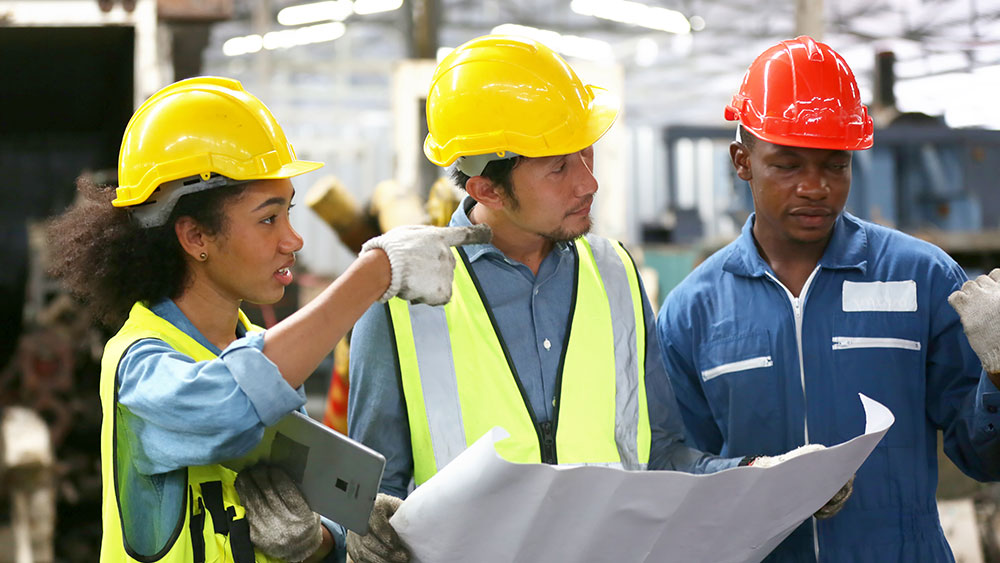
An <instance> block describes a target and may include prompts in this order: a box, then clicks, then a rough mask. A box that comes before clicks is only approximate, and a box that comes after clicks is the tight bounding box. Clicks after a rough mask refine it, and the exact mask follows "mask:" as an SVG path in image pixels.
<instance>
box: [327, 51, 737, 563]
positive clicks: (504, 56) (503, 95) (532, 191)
mask: <svg viewBox="0 0 1000 563" xmlns="http://www.w3.org/2000/svg"><path fill="white" fill-rule="evenodd" d="M470 92H471V93H474V94H475V95H471V96H470V95H468V94H469V93H470ZM427 106H428V111H427V114H428V129H429V131H430V134H429V135H428V138H427V140H426V142H425V144H424V148H425V149H424V150H425V153H426V154H427V156H428V157H429V158H430V159H431V160H432V161H433V162H435V164H438V165H439V166H447V165H450V164H451V163H453V162H456V161H457V165H456V172H455V174H454V177H455V178H456V180H457V181H458V183H459V184H460V186H461V187H463V188H464V189H465V190H466V191H467V192H468V197H466V198H465V200H464V201H463V202H462V203H461V205H460V206H459V208H458V209H457V210H456V211H455V213H454V215H453V216H452V219H451V224H452V225H472V224H483V223H485V224H488V225H489V226H490V227H491V229H492V231H493V240H492V244H476V245H465V246H462V247H461V248H460V249H459V250H458V251H457V252H456V254H457V262H458V265H457V267H456V273H457V274H456V275H457V278H458V280H459V281H457V282H456V283H455V286H454V287H455V290H454V291H453V294H452V301H451V304H449V305H448V306H445V307H427V306H421V305H416V306H413V307H409V306H407V305H406V304H405V303H402V302H390V303H388V304H387V305H385V306H382V305H375V306H373V307H372V308H371V309H369V310H368V312H367V313H366V314H365V315H364V316H363V317H362V319H361V320H360V321H359V322H358V323H357V325H356V326H355V328H354V332H353V335H352V340H351V362H350V382H351V385H350V398H349V406H348V428H349V434H350V435H351V437H352V438H355V439H357V440H360V441H361V442H363V443H365V444H367V445H368V446H370V447H372V448H373V449H375V450H377V451H379V452H381V453H382V454H384V455H385V457H386V468H385V473H384V475H383V479H382V491H383V493H385V494H383V495H380V499H379V500H377V501H376V505H377V506H376V515H381V518H382V519H383V520H384V519H387V518H388V517H389V516H391V513H392V510H393V509H394V508H392V507H390V508H389V509H388V510H385V511H382V510H381V509H380V506H382V505H387V504H388V503H390V502H393V503H395V504H393V505H392V506H393V507H394V506H396V505H398V499H397V500H396V501H390V500H388V499H387V498H386V494H387V495H391V496H392V497H405V496H406V495H407V492H408V490H409V487H410V486H411V482H413V483H415V484H416V485H419V484H420V483H421V482H423V481H424V480H426V479H427V478H429V477H430V476H431V475H433V474H434V473H435V472H436V471H437V470H439V469H440V468H441V467H442V466H443V465H444V464H445V463H447V462H448V461H450V460H451V459H452V458H453V457H454V456H455V455H457V454H458V453H460V452H461V451H462V450H464V449H465V447H467V445H468V444H471V443H472V442H473V441H475V440H476V439H478V438H479V437H480V436H481V435H482V434H483V433H484V432H485V431H486V430H488V429H489V428H490V427H492V426H493V425H501V426H503V427H505V428H506V429H507V430H508V431H509V432H510V433H511V436H512V437H511V438H510V439H508V440H504V441H502V442H498V444H497V447H498V449H501V453H502V454H504V455H505V457H507V458H508V459H511V460H514V461H524V462H532V461H533V462H539V461H541V462H545V463H578V464H600V465H605V466H615V467H626V468H630V469H641V468H645V467H649V468H651V469H654V468H655V469H675V470H683V471H689V472H697V473H708V472H713V471H718V470H722V469H726V468H729V467H734V466H736V465H738V464H739V462H740V461H741V458H734V459H724V458H719V457H717V456H712V455H706V454H704V453H703V452H700V451H697V450H694V449H691V448H689V447H687V446H686V445H685V443H684V432H683V428H682V426H681V420H680V416H679V413H678V410H677V407H676V403H675V400H674V397H673V393H672V391H671V388H670V385H669V382H668V380H667V378H666V374H665V373H664V372H663V365H662V362H661V360H660V352H659V346H658V345H657V342H656V339H655V338H647V334H648V335H650V336H652V334H653V331H654V319H653V315H652V310H651V307H650V304H649V300H648V298H647V297H646V294H645V291H644V290H643V289H642V286H641V282H640V281H639V278H638V276H637V275H636V270H635V266H634V264H633V263H632V261H631V259H630V258H629V257H628V254H627V253H626V252H625V250H624V249H623V248H622V247H621V246H620V245H618V244H617V243H616V242H613V241H608V240H607V239H602V238H600V237H595V236H592V235H588V234H587V233H588V231H589V230H590V227H591V218H590V210H591V205H592V204H593V201H594V196H595V193H596V192H597V189H598V185H597V180H596V179H595V177H594V175H593V162H594V161H593V158H594V152H593V151H594V149H593V147H592V145H593V143H594V142H595V141H597V139H598V138H600V137H601V136H602V135H603V134H604V132H605V131H606V130H607V129H608V128H609V127H610V126H611V124H612V123H613V121H614V119H615V117H616V115H617V111H618V104H617V101H616V100H613V99H611V98H610V97H609V96H608V94H607V93H606V92H604V91H603V90H602V89H600V88H596V87H592V86H585V85H584V84H583V83H582V82H580V80H579V78H578V77H577V76H576V75H575V73H574V72H573V71H572V69H570V68H569V66H568V65H566V63H565V61H563V60H562V59H561V58H559V56H558V55H556V54H555V53H554V52H552V51H551V50H550V49H548V48H546V47H544V46H542V45H541V44H538V43H535V42H533V41H529V40H525V39H518V38H513V37H501V36H487V37H482V38H478V39H475V40H472V41H470V42H469V43H467V44H465V45H463V46H461V47H459V48H458V49H456V50H455V51H454V52H453V53H452V54H451V55H449V57H447V58H446V59H444V60H443V61H442V62H441V64H440V65H439V66H438V69H437V72H436V73H435V77H434V80H433V82H432V85H431V90H430V94H429V96H428V100H427ZM455 343H458V344H457V345H455ZM594 343H596V344H597V345H592V344H594ZM604 344H607V345H604ZM560 421H561V422H562V424H560ZM502 448H507V449H502ZM372 528H373V530H377V529H380V528H381V529H385V528H386V526H385V524H384V522H373V523H372ZM369 536H375V537H371V538H368V537H367V536H366V538H368V539H367V540H366V539H365V538H362V539H361V540H360V541H359V540H356V539H355V540H352V539H351V538H353V537H354V536H353V535H352V536H351V537H349V539H348V544H347V545H348V552H349V554H350V555H351V557H353V558H355V559H366V560H368V559H371V560H377V561H387V560H405V558H401V557H399V544H398V538H395V537H393V535H392V534H391V533H388V534H385V535H380V534H378V533H376V534H369ZM365 541H368V542H369V545H368V546H364V545H362V544H364V543H365ZM352 546H353V547H352Z"/></svg>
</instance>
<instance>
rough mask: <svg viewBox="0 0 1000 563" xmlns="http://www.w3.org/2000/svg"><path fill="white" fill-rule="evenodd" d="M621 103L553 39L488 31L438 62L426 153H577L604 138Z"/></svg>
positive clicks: (446, 159) (444, 158)
mask: <svg viewBox="0 0 1000 563" xmlns="http://www.w3.org/2000/svg"><path fill="white" fill-rule="evenodd" d="M618 108H619V101H618V98H617V97H616V96H614V95H612V94H610V93H608V92H607V91H605V90H603V89H601V88H598V87H596V86H591V85H585V84H584V83H583V82H582V81H581V80H580V78H579V77H577V75H576V73H575V72H574V71H573V69H572V68H570V66H569V65H568V64H567V63H566V61H564V60H563V59H562V57H560V56H559V55H558V54H556V53H555V51H553V50H552V49H550V48H548V47H546V46H545V45H542V44H541V43H538V42H537V41H534V40H531V39H527V38H522V37H516V36H505V35H486V36H483V37H479V38H477V39H473V40H472V41H469V42H467V43H465V44H463V45H461V46H460V47H458V48H456V49H455V50H454V51H452V52H451V53H450V54H449V55H448V56H447V57H445V59H444V60H442V61H441V63H440V64H439V65H438V66H437V69H436V70H435V72H434V77H433V79H432V81H431V85H430V90H429V92H428V95H427V130H428V131H429V133H428V135H427V138H426V139H425V140H424V154H425V155H427V158H428V159H430V161H431V162H433V163H434V164H436V165H438V166H448V165H450V164H451V163H453V162H455V160H456V159H457V158H458V157H461V156H473V155H485V154H496V155H497V156H500V157H503V156H504V154H505V153H507V152H512V153H514V154H517V155H521V156H528V157H539V156H553V155H559V154H569V153H573V152H576V151H579V150H582V149H584V148H586V147H588V146H590V145H592V144H594V142H596V141H597V140H598V139H600V138H601V136H602V135H604V133H605V131H607V130H608V128H610V127H611V124H612V123H614V121H615V118H616V117H617V116H618Z"/></svg>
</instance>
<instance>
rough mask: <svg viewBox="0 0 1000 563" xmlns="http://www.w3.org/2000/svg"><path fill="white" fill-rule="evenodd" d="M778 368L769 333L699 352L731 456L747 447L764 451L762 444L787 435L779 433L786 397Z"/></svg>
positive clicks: (702, 375)
mask: <svg viewBox="0 0 1000 563" xmlns="http://www.w3.org/2000/svg"><path fill="white" fill-rule="evenodd" d="M774 363H775V358H774V356H773V350H772V349H771V339H770V335H769V334H768V332H767V331H759V332H749V333H745V334H741V335H737V336H729V337H724V338H719V339H715V340H711V341H709V342H707V343H706V344H705V345H704V346H702V348H701V352H700V354H699V358H698V374H699V376H700V378H701V385H702V388H703V389H704V392H705V395H706V397H707V398H708V402H709V404H710V405H712V410H713V416H714V417H715V420H716V423H717V424H718V425H719V428H720V430H721V431H722V433H723V435H724V437H725V439H726V441H727V442H728V443H729V445H730V454H731V455H732V454H733V453H734V452H735V453H740V452H741V451H742V450H743V449H746V448H749V449H751V450H753V451H760V448H761V447H766V446H764V445H763V444H761V441H762V440H764V441H768V440H771V439H780V437H783V436H784V435H785V433H784V431H779V428H778V427H779V426H780V425H781V423H782V422H783V421H784V416H783V415H782V414H780V412H779V407H780V404H779V397H781V396H783V394H782V393H781V391H780V390H781V382H780V381H779V380H780V378H779V377H778V374H777V371H776V369H775V367H774ZM748 398H751V399H750V400H748Z"/></svg>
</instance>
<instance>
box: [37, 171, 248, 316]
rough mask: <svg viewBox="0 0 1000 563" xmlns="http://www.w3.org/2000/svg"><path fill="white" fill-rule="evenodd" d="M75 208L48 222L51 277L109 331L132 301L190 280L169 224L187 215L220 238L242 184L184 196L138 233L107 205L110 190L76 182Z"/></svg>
mask: <svg viewBox="0 0 1000 563" xmlns="http://www.w3.org/2000/svg"><path fill="white" fill-rule="evenodd" d="M76 185H77V192H78V197H77V200H76V203H74V205H73V206H72V207H70V208H69V209H68V210H66V211H65V212H64V213H63V214H61V215H59V216H57V217H55V218H53V219H51V220H50V221H49V222H48V223H47V225H46V235H47V238H48V243H49V249H50V254H51V256H50V260H51V262H50V274H51V275H52V276H54V277H56V278H58V279H60V280H61V281H62V282H63V284H64V285H65V287H66V288H67V289H68V290H69V291H70V292H71V293H72V294H73V295H75V296H76V297H78V298H79V299H81V300H82V301H83V302H84V303H85V304H86V305H87V306H88V307H90V309H91V311H92V313H93V314H94V316H95V318H97V319H98V320H99V321H100V322H102V323H104V324H105V325H107V326H108V327H110V328H116V327H118V326H120V325H121V323H123V322H124V320H125V318H126V317H127V316H128V312H129V310H130V309H131V308H132V305H133V304H134V303H135V302H137V301H143V302H147V303H152V302H156V301H158V300H160V299H163V298H175V297H177V296H179V295H180V294H181V293H183V291H184V289H185V288H186V287H187V285H188V283H189V282H190V279H189V272H188V267H187V263H186V262H185V253H184V249H183V248H182V247H181V245H180V242H179V241H178V240H177V235H176V233H175V232H174V223H175V222H176V220H177V218H178V217H183V216H189V217H191V218H193V219H194V220H195V221H197V222H198V224H199V225H200V226H201V227H202V228H203V229H204V230H205V232H206V233H208V234H210V235H216V234H224V233H225V230H226V227H227V224H226V216H225V206H226V204H227V203H228V202H229V201H230V200H231V199H233V198H237V197H239V196H241V195H242V194H243V192H244V189H245V188H246V184H238V185H235V186H226V187H222V188H214V189H210V190H204V191H201V192H196V193H192V194H188V195H185V196H182V197H181V198H180V199H179V200H178V201H177V205H176V206H175V207H174V210H173V211H172V212H171V214H170V218H169V219H168V220H167V222H166V223H165V224H164V225H162V226H159V227H152V228H142V227H141V226H139V225H138V223H136V222H135V221H134V220H133V219H132V217H131V213H130V212H129V211H128V210H127V209H124V208H120V207H113V206H112V205H111V201H112V200H113V199H114V198H115V188H114V187H112V186H106V185H99V184H96V183H94V182H93V181H92V180H91V179H90V178H89V177H88V176H81V177H80V178H78V179H77V183H76Z"/></svg>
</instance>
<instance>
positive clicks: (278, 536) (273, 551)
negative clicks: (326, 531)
mask: <svg viewBox="0 0 1000 563" xmlns="http://www.w3.org/2000/svg"><path fill="white" fill-rule="evenodd" d="M235 485H236V492H237V493H238V494H239V495H240V501H241V502H242V503H243V507H244V508H245V509H246V518H247V523H249V524H250V541H251V542H253V545H254V547H256V548H257V549H259V550H261V551H263V552H264V553H266V554H268V555H270V556H271V557H274V558H277V559H283V560H285V561H303V560H305V559H306V558H307V557H309V556H310V555H312V554H313V553H314V552H315V551H316V550H317V549H319V547H320V544H321V543H322V542H323V525H322V524H320V521H319V514H316V513H315V512H313V511H312V510H311V509H310V508H309V505H308V504H306V501H305V499H304V498H302V493H301V492H299V488H298V487H296V486H295V483H294V482H293V481H292V479H291V478H290V477H289V476H288V474H287V473H285V472H284V470H282V469H281V468H280V467H276V466H272V465H265V464H257V465H254V466H253V467H248V468H247V469H244V470H243V471H240V473H239V475H237V476H236V483H235Z"/></svg>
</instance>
